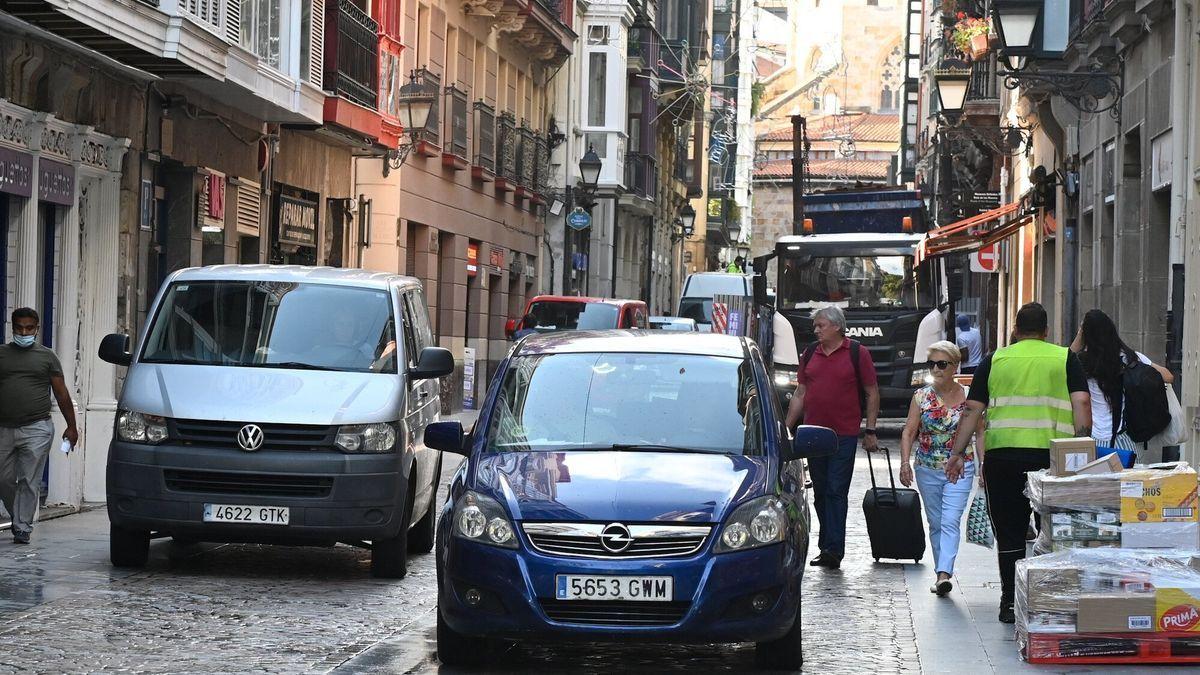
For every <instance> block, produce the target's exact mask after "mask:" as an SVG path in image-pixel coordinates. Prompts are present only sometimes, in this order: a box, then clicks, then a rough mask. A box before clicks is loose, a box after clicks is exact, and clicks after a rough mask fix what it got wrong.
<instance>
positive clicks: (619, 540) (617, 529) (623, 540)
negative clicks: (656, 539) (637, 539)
mask: <svg viewBox="0 0 1200 675" xmlns="http://www.w3.org/2000/svg"><path fill="white" fill-rule="evenodd" d="M632 544H633V537H631V536H630V535H629V528H628V527H625V526H624V525H622V524H620V523H613V524H611V525H609V526H607V527H605V528H604V529H603V530H601V531H600V545H601V546H603V547H604V550H606V551H608V552H609V553H621V552H623V551H624V550H625V549H627V548H629V547H630V546H631V545H632Z"/></svg>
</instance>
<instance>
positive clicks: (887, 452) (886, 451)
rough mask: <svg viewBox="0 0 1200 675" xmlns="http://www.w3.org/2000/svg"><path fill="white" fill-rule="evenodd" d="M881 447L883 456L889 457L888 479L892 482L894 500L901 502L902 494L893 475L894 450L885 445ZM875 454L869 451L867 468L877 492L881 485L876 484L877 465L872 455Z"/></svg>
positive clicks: (873, 490)
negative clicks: (899, 492)
mask: <svg viewBox="0 0 1200 675" xmlns="http://www.w3.org/2000/svg"><path fill="white" fill-rule="evenodd" d="M879 449H880V450H882V451H883V456H884V457H886V458H887V465H888V481H890V482H891V484H892V502H893V503H896V504H898V503H900V495H899V494H897V492H896V477H895V476H894V475H892V451H891V450H889V449H888V448H885V447H883V446H880V447H879ZM873 454H875V453H873V452H868V453H867V469H868V470H869V471H870V473H871V491H872V492H877V491H878V490H879V487H878V486H877V485H876V484H875V465H874V463H872V461H871V455H873Z"/></svg>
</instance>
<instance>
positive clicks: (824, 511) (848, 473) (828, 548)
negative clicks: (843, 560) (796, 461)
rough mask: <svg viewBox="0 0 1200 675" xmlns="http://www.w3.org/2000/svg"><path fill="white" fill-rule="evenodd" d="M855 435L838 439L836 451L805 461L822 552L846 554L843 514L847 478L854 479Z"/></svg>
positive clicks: (847, 493) (847, 496) (847, 505)
mask: <svg viewBox="0 0 1200 675" xmlns="http://www.w3.org/2000/svg"><path fill="white" fill-rule="evenodd" d="M857 452H858V437H857V436H838V449H837V452H836V453H834V454H833V455H830V456H829V457H814V458H812V459H810V460H808V473H809V475H810V476H812V484H813V506H814V507H815V509H816V512H817V520H818V521H820V523H821V532H820V534H819V535H818V536H817V545H818V547H819V548H820V549H821V552H822V553H829V554H832V555H836V556H838V557H839V558H840V557H842V556H844V555H845V554H846V512H847V511H848V510H849V508H850V479H851V478H853V477H854V457H855V455H856V453H857Z"/></svg>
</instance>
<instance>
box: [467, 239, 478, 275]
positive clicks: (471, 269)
mask: <svg viewBox="0 0 1200 675" xmlns="http://www.w3.org/2000/svg"><path fill="white" fill-rule="evenodd" d="M478 273H479V244H467V276H469V277H473V276H475V275H476V274H478Z"/></svg>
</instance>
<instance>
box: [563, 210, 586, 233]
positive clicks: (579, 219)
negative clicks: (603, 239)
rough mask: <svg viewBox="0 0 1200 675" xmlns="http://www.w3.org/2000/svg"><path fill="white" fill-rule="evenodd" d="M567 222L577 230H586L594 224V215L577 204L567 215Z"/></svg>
mask: <svg viewBox="0 0 1200 675" xmlns="http://www.w3.org/2000/svg"><path fill="white" fill-rule="evenodd" d="M567 224H568V225H570V226H571V227H572V228H574V229H576V230H586V229H587V228H589V227H591V226H592V217H591V215H589V214H588V212H587V211H584V210H583V209H581V208H579V207H578V206H577V207H575V210H574V211H572V212H571V213H570V214H568V215H567Z"/></svg>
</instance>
